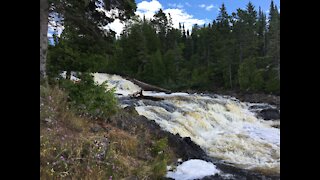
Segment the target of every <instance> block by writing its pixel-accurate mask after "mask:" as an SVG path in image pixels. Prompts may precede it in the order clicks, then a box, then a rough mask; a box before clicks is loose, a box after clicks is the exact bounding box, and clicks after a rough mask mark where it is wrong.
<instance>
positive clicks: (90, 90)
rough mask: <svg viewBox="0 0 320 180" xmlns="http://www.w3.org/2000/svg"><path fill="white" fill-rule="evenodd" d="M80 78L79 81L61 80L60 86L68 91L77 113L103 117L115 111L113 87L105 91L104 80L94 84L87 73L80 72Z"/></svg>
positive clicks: (115, 103) (115, 102) (115, 101)
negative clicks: (99, 83)
mask: <svg viewBox="0 0 320 180" xmlns="http://www.w3.org/2000/svg"><path fill="white" fill-rule="evenodd" d="M80 79H81V81H80V82H79V83H73V82H71V81H69V80H61V81H62V82H61V87H63V88H64V89H66V90H67V91H68V93H69V98H70V103H71V106H72V107H73V108H74V109H75V110H76V111H77V112H78V113H80V114H85V115H90V116H91V117H93V118H105V117H108V116H110V115H112V114H114V113H115V112H116V111H117V100H116V98H115V96H114V89H111V90H107V91H106V89H105V88H106V87H107V85H106V82H104V83H103V84H102V85H96V84H95V83H94V80H93V77H92V76H91V75H90V74H89V73H82V74H81V75H80Z"/></svg>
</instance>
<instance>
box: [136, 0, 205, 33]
mask: <svg viewBox="0 0 320 180" xmlns="http://www.w3.org/2000/svg"><path fill="white" fill-rule="evenodd" d="M141 4H143V5H141ZM151 5H152V6H153V7H152V8H151ZM181 5H182V4H181ZM148 6H150V7H149V8H147V7H148ZM168 6H172V7H175V8H169V9H163V6H162V5H161V4H160V3H159V1H157V0H152V1H151V2H148V1H142V2H141V3H139V4H138V5H137V7H138V8H137V11H136V15H138V16H140V17H141V18H143V16H145V17H146V18H147V19H152V18H153V15H154V14H155V13H156V12H157V11H158V10H159V9H160V8H162V9H163V12H164V13H166V14H169V13H170V15H171V18H172V22H173V27H174V28H179V23H181V24H184V26H185V29H186V30H187V29H189V30H191V29H192V26H193V25H194V24H198V25H203V24H205V23H208V22H209V21H210V20H208V19H205V20H204V19H197V18H194V17H193V16H192V15H190V14H188V13H187V12H185V11H184V10H183V9H177V8H179V4H176V3H173V4H171V3H169V4H168ZM182 6H183V5H182Z"/></svg>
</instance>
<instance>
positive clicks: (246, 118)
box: [95, 74, 280, 174]
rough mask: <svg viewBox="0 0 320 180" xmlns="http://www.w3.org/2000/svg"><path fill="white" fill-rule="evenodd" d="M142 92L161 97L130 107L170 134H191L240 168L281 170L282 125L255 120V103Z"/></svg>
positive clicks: (131, 88)
mask: <svg viewBox="0 0 320 180" xmlns="http://www.w3.org/2000/svg"><path fill="white" fill-rule="evenodd" d="M95 80H96V81H98V82H99V81H100V82H101V81H102V80H103V81H104V80H109V82H108V84H110V87H116V92H117V93H119V94H122V95H124V96H128V95H130V94H133V93H134V92H137V91H139V90H140V88H139V87H138V86H136V85H134V84H133V83H131V82H129V81H127V80H125V79H123V78H121V77H120V76H114V75H106V74H95ZM143 94H144V95H148V96H155V97H161V98H163V99H164V100H162V101H160V102H152V101H150V100H136V101H137V102H136V103H135V104H134V105H135V108H136V110H137V112H138V113H139V114H140V115H144V116H146V117H147V118H148V119H153V120H155V121H156V122H157V123H158V124H159V125H160V126H161V128H163V129H164V130H167V131H169V132H171V133H173V134H176V133H178V134H179V135H180V136H182V137H190V138H191V140H192V141H193V142H195V143H196V144H198V145H199V146H200V147H201V148H202V149H204V150H205V151H206V152H207V154H208V155H209V156H212V157H215V158H219V159H221V160H223V161H224V162H225V163H228V164H232V165H234V166H237V167H240V168H244V169H255V170H260V171H264V172H268V173H272V174H274V173H276V174H279V173H280V129H277V128H273V127H272V126H271V123H269V122H268V121H264V120H262V119H259V118H257V117H256V114H255V113H254V111H251V110H250V109H249V107H250V106H251V105H253V104H250V103H244V102H240V101H239V100H237V99H235V98H234V97H228V96H219V95H214V96H209V95H201V94H187V93H172V94H165V93H157V92H150V91H144V92H143ZM254 105H259V104H254ZM262 105H265V104H262ZM124 106H125V105H124Z"/></svg>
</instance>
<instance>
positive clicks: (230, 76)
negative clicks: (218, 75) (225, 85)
mask: <svg viewBox="0 0 320 180" xmlns="http://www.w3.org/2000/svg"><path fill="white" fill-rule="evenodd" d="M231 73H232V71H231V64H229V80H230V87H231V89H232V74H231Z"/></svg>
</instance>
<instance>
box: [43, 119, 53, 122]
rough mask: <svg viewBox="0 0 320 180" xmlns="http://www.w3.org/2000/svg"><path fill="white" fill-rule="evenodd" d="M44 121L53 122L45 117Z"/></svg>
mask: <svg viewBox="0 0 320 180" xmlns="http://www.w3.org/2000/svg"><path fill="white" fill-rule="evenodd" d="M44 121H45V122H47V123H51V122H52V120H51V119H50V118H45V119H44Z"/></svg>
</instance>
